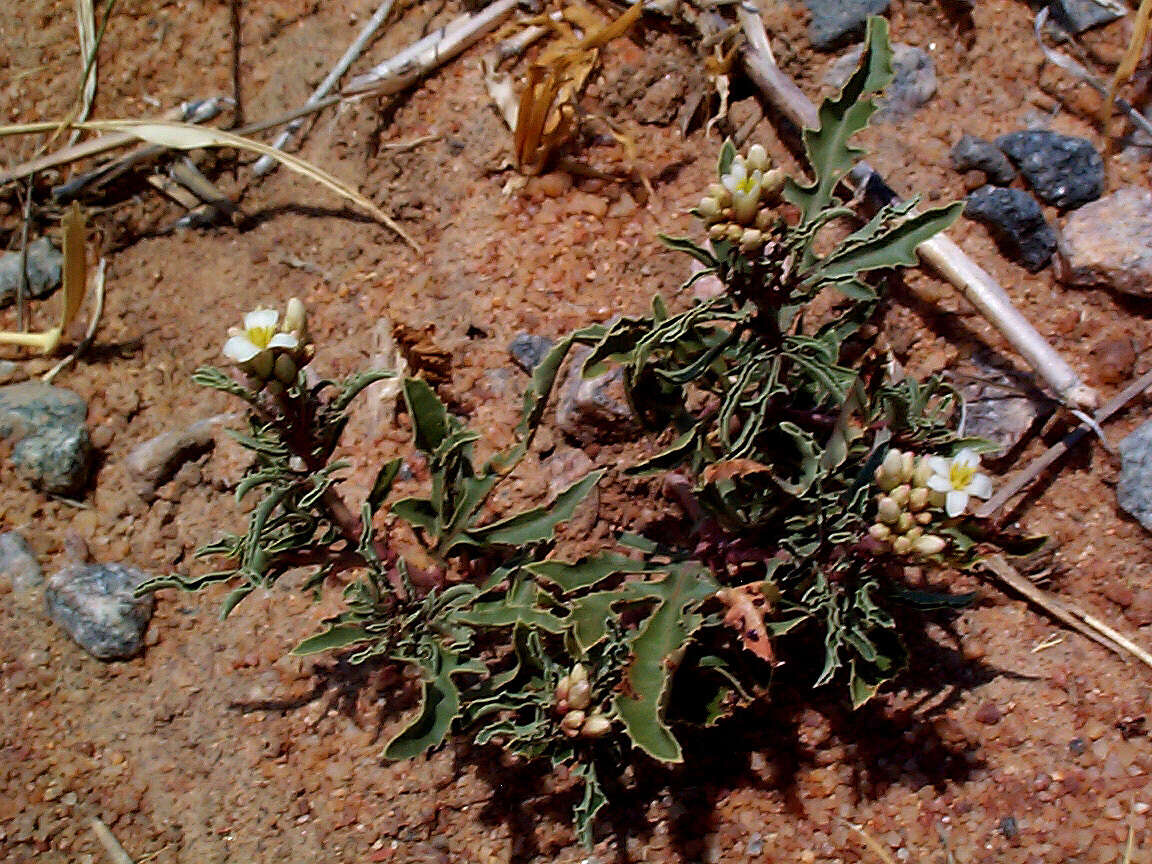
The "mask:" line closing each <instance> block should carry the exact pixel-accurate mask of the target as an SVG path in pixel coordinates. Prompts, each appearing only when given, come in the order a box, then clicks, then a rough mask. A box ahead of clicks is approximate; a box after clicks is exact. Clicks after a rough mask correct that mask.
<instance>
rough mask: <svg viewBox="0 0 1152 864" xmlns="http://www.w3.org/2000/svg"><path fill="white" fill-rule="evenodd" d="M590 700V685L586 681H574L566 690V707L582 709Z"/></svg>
mask: <svg viewBox="0 0 1152 864" xmlns="http://www.w3.org/2000/svg"><path fill="white" fill-rule="evenodd" d="M591 701H592V685H590V684H589V683H588V682H587V681H576V682H574V683H573V684H572V687H571V688H570V689H569V690H568V707H569V708H577V709H579V710H581V711H583V710H584V709H585V708H587V707H588V704H589V703H590V702H591Z"/></svg>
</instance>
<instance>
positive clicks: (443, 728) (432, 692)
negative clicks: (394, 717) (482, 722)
mask: <svg viewBox="0 0 1152 864" xmlns="http://www.w3.org/2000/svg"><path fill="white" fill-rule="evenodd" d="M433 644H435V646H436V647H435V648H434V656H433V657H432V658H429V659H430V660H431V662H432V665H433V669H432V670H428V669H427V668H426V669H425V676H426V677H425V679H424V686H423V688H422V690H421V694H420V709H419V711H418V712H417V714H416V717H415V718H414V719H413V720H412V722H411V723H409V724H408V725H407V726H406V727H405V728H404V729H403V730H402V731H401V732H400V733H399V734H398V735H397V736H396V737H395V738H393V739H392V740H391V741H389V742H388V745H387V746H386V747H385V748H384V758H385V759H396V760H399V759H409V758H411V757H413V756H418V755H420V754H421V753H423V752H424V751H425V750H427V749H428V748H429V747H435V746H437V745H438V744H440V743H441V742H442V741H443V740H444V738H445V736H446V735H447V734H448V730H449V729H451V728H452V722H453V721H454V720H455V719H456V718H457V717H458V716H459V715H460V691H459V689H458V688H457V687H456V682H455V681H453V680H452V676H453V675H457V674H459V673H461V672H475V673H477V674H480V673H483V672H485V671H486V668H485V666H484V664H483V663H481V662H480V661H479V660H476V659H472V660H461V658H460V655H459V654H457V653H455V652H454V651H451V650H449V649H447V648H444V647H442V646H440V645H439V644H438V643H433Z"/></svg>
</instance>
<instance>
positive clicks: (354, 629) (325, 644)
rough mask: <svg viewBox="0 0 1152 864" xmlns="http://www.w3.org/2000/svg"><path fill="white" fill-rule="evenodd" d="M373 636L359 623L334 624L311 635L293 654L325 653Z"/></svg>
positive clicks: (301, 655) (299, 655)
mask: <svg viewBox="0 0 1152 864" xmlns="http://www.w3.org/2000/svg"><path fill="white" fill-rule="evenodd" d="M371 638H373V637H372V634H371V633H369V632H368V631H367V630H365V629H364V628H363V627H361V626H360V625H358V624H333V625H332V626H331V627H329V628H328V629H327V630H325V631H324V632H323V633H317V634H315V635H314V636H309V637H308V638H307V639H305V640H304V641H303V642H301V643H300V644H299V645H297V646H296V647H295V648H293V649H292V654H293V655H294V656H296V657H306V656H308V655H309V654H323V653H324V652H325V651H335V650H336V649H337V648H346V647H347V646H349V645H355V644H356V643H357V642H364V641H366V640H368V639H371Z"/></svg>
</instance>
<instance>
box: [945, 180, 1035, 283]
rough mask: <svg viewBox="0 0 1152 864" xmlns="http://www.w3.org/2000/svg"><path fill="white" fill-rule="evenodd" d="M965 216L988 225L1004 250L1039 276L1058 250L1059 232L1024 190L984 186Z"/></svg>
mask: <svg viewBox="0 0 1152 864" xmlns="http://www.w3.org/2000/svg"><path fill="white" fill-rule="evenodd" d="M964 215H965V216H967V217H968V218H969V219H976V220H978V221H980V222H983V223H985V224H986V225H988V227H989V228H990V229H991V231H992V236H993V237H994V238H995V239H996V243H997V245H998V246H999V247H1000V249H1001V251H1002V252H1004V254H1005V255H1007V256H1008V257H1009V258H1011V259H1013V260H1015V261H1018V262H1019V263H1020V264H1022V265H1024V267H1026V268H1027V269H1028V270H1029V271H1030V272H1032V273H1035V272H1037V271H1038V270H1042V269H1044V265H1045V264H1047V263H1048V261H1049V259H1051V257H1052V253H1053V252H1055V251H1056V232H1055V231H1054V230H1052V226H1051V225H1049V224H1048V220H1046V219H1045V218H1044V213H1043V211H1042V210H1041V209H1040V205H1039V204H1037V203H1036V199H1035V198H1033V197H1032V196H1031V195H1029V194H1028V193H1027V192H1024V191H1023V190H1021V189H1003V188H999V187H996V186H982V187H980V188H979V189H977V190H976V191H975V192H973V193H972V194H971V195H969V196H968V204H967V206H966V207H965V208H964Z"/></svg>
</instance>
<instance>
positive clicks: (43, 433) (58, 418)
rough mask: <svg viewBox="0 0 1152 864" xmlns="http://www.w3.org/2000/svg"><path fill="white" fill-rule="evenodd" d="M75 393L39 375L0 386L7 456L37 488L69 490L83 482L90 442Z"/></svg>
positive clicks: (84, 407) (0, 426)
mask: <svg viewBox="0 0 1152 864" xmlns="http://www.w3.org/2000/svg"><path fill="white" fill-rule="evenodd" d="M87 414H88V404H87V403H86V402H85V401H84V399H83V397H81V396H80V395H79V394H77V393H73V392H72V391H71V390H66V389H64V388H62V387H53V386H51V385H49V384H45V383H43V382H41V381H24V382H21V383H19V384H10V385H8V386H6V387H0V438H7V439H8V440H9V441H10V442H12V462H13V463H14V464H15V465H16V467H17V469H19V471H20V473H21V474H22V475H23V476H24V477H25V478H26V479H27V480H28V482H30V483H31V484H32V485H33V486H35V487H36V488H38V489H43V490H44V491H46V492H51V493H54V494H57V495H70V494H72V493H74V492H76V491H78V490H79V489H81V488H82V487H83V486H84V483H85V482H86V481H87V479H88V473H89V470H90V468H91V465H92V443H91V441H90V439H89V437H88V427H87V426H86V425H85V423H84V418H85V417H86V416H87Z"/></svg>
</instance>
